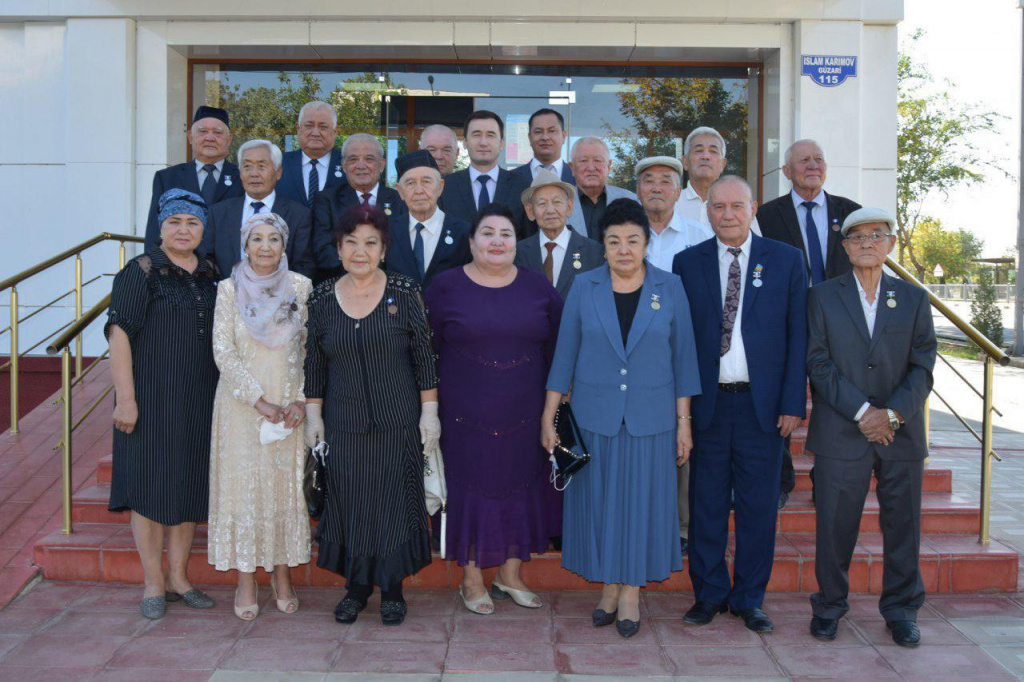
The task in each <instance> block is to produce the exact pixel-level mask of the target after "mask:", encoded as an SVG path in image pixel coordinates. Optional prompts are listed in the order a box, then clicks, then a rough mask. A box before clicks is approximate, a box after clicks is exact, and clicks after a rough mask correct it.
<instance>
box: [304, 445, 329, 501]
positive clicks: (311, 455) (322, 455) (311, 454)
mask: <svg viewBox="0 0 1024 682" xmlns="http://www.w3.org/2000/svg"><path fill="white" fill-rule="evenodd" d="M327 451H328V447H327V443H326V442H325V441H320V442H319V443H317V444H316V447H315V448H313V449H312V450H310V451H308V452H307V453H306V464H305V466H304V467H303V472H302V494H303V495H305V497H306V508H307V509H308V510H309V515H310V516H311V517H313V518H314V519H319V518H320V515H321V514H323V513H324V495H325V493H326V491H327Z"/></svg>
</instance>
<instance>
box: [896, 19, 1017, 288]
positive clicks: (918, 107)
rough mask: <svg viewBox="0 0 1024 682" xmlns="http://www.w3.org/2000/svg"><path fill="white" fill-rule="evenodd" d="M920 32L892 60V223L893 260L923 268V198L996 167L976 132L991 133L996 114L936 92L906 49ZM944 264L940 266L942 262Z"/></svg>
mask: <svg viewBox="0 0 1024 682" xmlns="http://www.w3.org/2000/svg"><path fill="white" fill-rule="evenodd" d="M921 35H922V33H921V32H920V31H918V32H917V33H915V34H914V35H913V36H912V37H911V39H910V43H909V45H908V46H907V49H905V50H904V51H902V52H901V53H900V55H899V59H898V61H897V65H896V73H897V82H898V91H899V95H898V99H897V103H896V114H897V121H898V123H897V125H898V138H897V157H898V158H897V172H896V223H897V236H898V238H899V239H898V251H897V254H898V260H899V262H900V263H902V264H906V263H907V261H909V262H910V264H911V266H912V267H913V268H914V269H915V270H916V271H917V272H918V273H921V272H923V271H924V269H925V266H924V264H923V263H922V255H921V253H920V247H919V245H918V243H917V241H916V237H917V231H918V229H919V227H920V223H921V219H922V217H923V216H922V213H921V211H922V209H923V206H924V202H925V200H926V199H927V198H928V197H930V196H933V195H935V194H942V195H946V194H948V193H949V192H950V190H953V189H959V188H963V187H967V186H970V185H972V184H975V183H977V182H980V181H981V180H982V179H983V178H984V174H985V172H986V171H987V170H992V169H998V166H997V164H996V162H995V161H994V160H992V159H991V158H988V157H984V156H982V154H981V152H980V150H979V148H978V145H977V141H976V140H977V137H978V135H979V134H984V133H992V132H995V126H996V122H997V121H998V120H999V118H1000V116H999V115H998V114H996V113H995V112H992V111H987V110H983V109H981V108H979V107H978V106H975V105H968V104H962V103H960V102H957V101H956V100H955V99H954V98H953V96H952V95H951V94H950V92H949V90H950V89H951V88H952V87H953V85H952V84H951V83H949V82H946V83H945V84H944V86H945V88H946V89H944V90H941V91H936V89H935V86H934V79H933V78H932V75H931V74H930V73H929V71H928V69H927V68H926V67H924V66H922V65H921V64H919V63H917V62H916V61H914V57H913V55H912V54H911V52H912V50H913V47H914V45H915V44H916V41H917V40H918V39H919V38H920V37H921ZM943 267H945V265H943Z"/></svg>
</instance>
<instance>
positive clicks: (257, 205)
mask: <svg viewBox="0 0 1024 682" xmlns="http://www.w3.org/2000/svg"><path fill="white" fill-rule="evenodd" d="M249 205H250V206H252V214H253V215H256V214H257V213H259V212H260V211H262V210H263V207H264V206H266V204H264V203H263V202H262V201H254V202H252V203H251V204H249Z"/></svg>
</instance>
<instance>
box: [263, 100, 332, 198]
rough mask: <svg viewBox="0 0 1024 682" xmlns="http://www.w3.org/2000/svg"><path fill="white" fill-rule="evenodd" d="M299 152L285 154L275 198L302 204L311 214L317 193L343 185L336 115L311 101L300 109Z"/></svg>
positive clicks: (325, 104)
mask: <svg viewBox="0 0 1024 682" xmlns="http://www.w3.org/2000/svg"><path fill="white" fill-rule="evenodd" d="M298 134H299V148H298V149H296V150H295V151H291V152H285V154H284V160H283V162H282V164H281V168H282V173H281V181H280V182H279V183H277V195H278V196H279V197H283V198H285V199H290V200H291V201H297V202H299V203H302V204H305V205H306V208H308V209H309V210H310V211H312V210H313V202H314V201H316V197H317V195H318V194H319V193H320V192H323V191H324V189H326V188H328V187H334V186H335V185H341V184H344V183H345V174H344V172H343V171H342V169H341V150H340V149H338V148H337V147H335V143H336V142H337V140H338V112H337V111H335V110H334V107H332V106H331V105H330V104H328V103H327V102H321V101H319V100H313V101H312V102H306V103H305V104H303V105H302V108H301V109H299V122H298Z"/></svg>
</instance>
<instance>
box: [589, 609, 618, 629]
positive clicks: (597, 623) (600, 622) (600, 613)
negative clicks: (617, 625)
mask: <svg viewBox="0 0 1024 682" xmlns="http://www.w3.org/2000/svg"><path fill="white" fill-rule="evenodd" d="M618 613H619V611H618V609H616V610H615V611H612V612H611V613H608V612H607V611H605V610H604V609H594V612H593V613H592V614H590V618H591V619H592V620H593V621H594V627H595V628H601V627H604V626H605V625H611V624H612V623H614V622H615V616H616V615H617V614H618Z"/></svg>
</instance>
